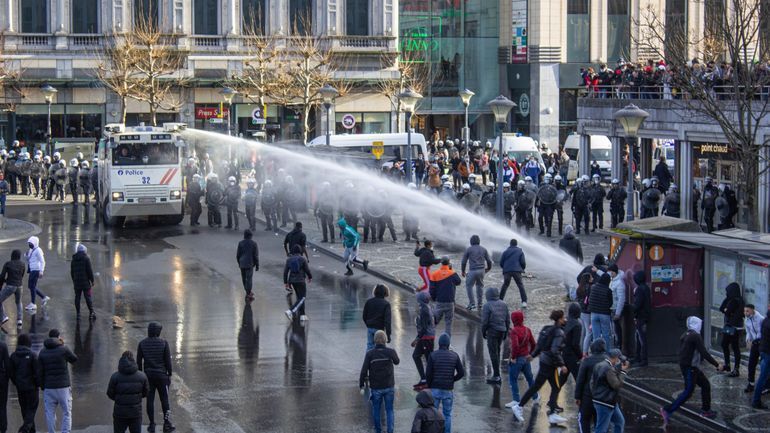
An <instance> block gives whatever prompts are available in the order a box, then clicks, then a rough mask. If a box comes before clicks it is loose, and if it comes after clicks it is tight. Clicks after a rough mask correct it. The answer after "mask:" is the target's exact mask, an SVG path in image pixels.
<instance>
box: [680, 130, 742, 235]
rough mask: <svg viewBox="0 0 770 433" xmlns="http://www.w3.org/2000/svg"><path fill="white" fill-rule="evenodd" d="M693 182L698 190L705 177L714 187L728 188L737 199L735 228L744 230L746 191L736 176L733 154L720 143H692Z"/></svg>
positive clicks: (736, 160) (726, 146) (736, 169)
mask: <svg viewBox="0 0 770 433" xmlns="http://www.w3.org/2000/svg"><path fill="white" fill-rule="evenodd" d="M692 147H693V163H694V165H695V167H694V170H693V181H694V182H695V185H697V186H698V187H699V189H702V188H703V184H704V180H705V179H706V177H710V178H712V179H713V181H714V184H715V185H719V184H724V185H727V186H729V187H730V188H731V189H732V190H733V191H735V195H736V197H737V198H738V215H737V217H736V218H735V226H736V227H738V228H744V229H745V228H746V227H747V224H748V212H747V208H746V205H745V199H744V198H745V197H746V190H745V188H746V187H745V184H744V183H743V181H742V178H741V177H740V176H739V175H738V172H739V170H740V169H739V166H738V159H737V156H736V154H735V152H734V151H733V150H732V149H731V148H730V147H729V146H728V145H727V144H722V143H693V146H692Z"/></svg>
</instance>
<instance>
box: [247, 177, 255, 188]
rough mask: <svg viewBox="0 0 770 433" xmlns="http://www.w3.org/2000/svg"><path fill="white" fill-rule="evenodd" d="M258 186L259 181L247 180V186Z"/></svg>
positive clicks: (251, 178)
mask: <svg viewBox="0 0 770 433" xmlns="http://www.w3.org/2000/svg"><path fill="white" fill-rule="evenodd" d="M256 184H257V181H256V180H255V179H254V178H253V177H250V178H248V179H246V186H248V187H252V186H254V185H256Z"/></svg>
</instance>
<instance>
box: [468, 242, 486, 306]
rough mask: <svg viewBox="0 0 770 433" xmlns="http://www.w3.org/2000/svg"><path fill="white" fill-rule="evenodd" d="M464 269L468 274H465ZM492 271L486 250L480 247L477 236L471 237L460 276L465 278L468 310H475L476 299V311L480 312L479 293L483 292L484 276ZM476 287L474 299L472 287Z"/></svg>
mask: <svg viewBox="0 0 770 433" xmlns="http://www.w3.org/2000/svg"><path fill="white" fill-rule="evenodd" d="M466 267H467V268H468V273H467V274H466V273H465V269H466ZM490 269H492V260H491V259H490V258H489V253H488V252H487V249H486V248H484V247H482V246H481V239H480V238H479V236H478V235H473V236H471V246H470V247H468V248H467V249H466V250H465V254H463V260H462V275H463V278H465V291H466V292H467V294H468V301H469V303H468V310H473V309H474V308H476V302H475V299H478V301H479V303H478V309H479V310H481V307H482V301H481V291H482V290H484V275H485V274H486V273H487V272H489V270H490ZM474 286H475V287H476V297H475V298H474V297H473V287H474Z"/></svg>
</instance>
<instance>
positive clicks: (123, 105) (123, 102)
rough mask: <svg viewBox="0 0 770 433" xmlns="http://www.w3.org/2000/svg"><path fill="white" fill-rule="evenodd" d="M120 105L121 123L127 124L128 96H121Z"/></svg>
mask: <svg viewBox="0 0 770 433" xmlns="http://www.w3.org/2000/svg"><path fill="white" fill-rule="evenodd" d="M120 107H121V108H120V123H122V124H124V125H125V124H126V114H127V112H128V98H127V97H126V96H123V97H121V98H120Z"/></svg>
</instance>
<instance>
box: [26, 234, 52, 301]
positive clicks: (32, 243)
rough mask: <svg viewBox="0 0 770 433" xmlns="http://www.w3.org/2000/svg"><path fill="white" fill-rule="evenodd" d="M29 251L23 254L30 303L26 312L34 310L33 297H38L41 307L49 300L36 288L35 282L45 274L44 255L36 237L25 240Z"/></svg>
mask: <svg viewBox="0 0 770 433" xmlns="http://www.w3.org/2000/svg"><path fill="white" fill-rule="evenodd" d="M27 245H28V246H29V251H27V254H25V257H26V259H27V268H28V269H29V278H28V279H27V286H28V287H29V293H30V296H31V298H30V301H29V304H28V305H27V310H36V309H37V305H36V304H35V295H37V296H40V299H42V300H43V307H45V306H46V304H48V301H50V300H51V298H49V297H48V296H46V295H45V293H43V292H41V291H40V289H38V288H37V281H38V280H39V279H40V278H42V277H43V273H44V272H45V255H44V254H43V250H42V249H41V248H40V239H38V238H37V236H32V237H30V238H29V239H28V240H27Z"/></svg>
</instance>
